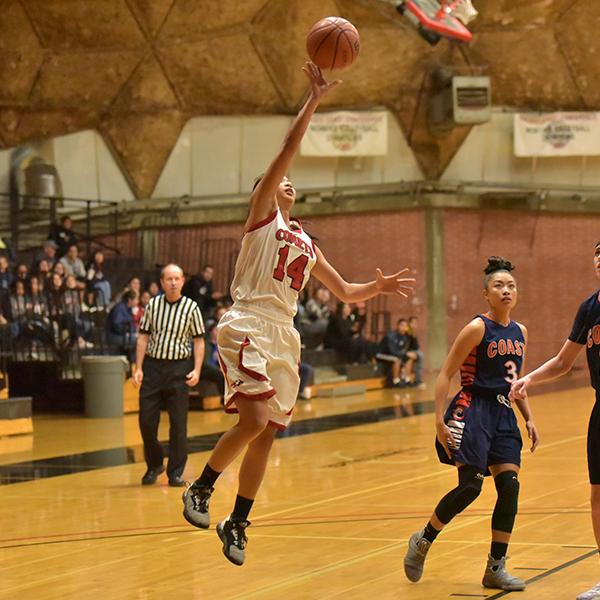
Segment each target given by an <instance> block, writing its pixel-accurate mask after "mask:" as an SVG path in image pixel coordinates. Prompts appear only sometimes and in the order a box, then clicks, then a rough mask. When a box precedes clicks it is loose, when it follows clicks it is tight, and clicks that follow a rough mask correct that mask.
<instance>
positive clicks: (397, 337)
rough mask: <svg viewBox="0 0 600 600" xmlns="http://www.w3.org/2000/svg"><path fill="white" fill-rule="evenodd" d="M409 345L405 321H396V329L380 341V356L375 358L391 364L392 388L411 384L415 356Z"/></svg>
mask: <svg viewBox="0 0 600 600" xmlns="http://www.w3.org/2000/svg"><path fill="white" fill-rule="evenodd" d="M410 343H411V339H410V335H409V333H408V321H407V320H406V319H398V322H397V324H396V329H395V330H392V331H388V332H387V333H386V334H385V337H384V338H383V340H382V341H381V346H380V350H381V354H378V355H377V356H378V358H380V359H381V360H384V361H386V362H389V363H391V383H392V386H393V387H403V386H405V385H409V384H412V383H413V380H412V374H413V366H414V362H415V360H416V358H417V355H416V353H415V352H413V351H412V350H410Z"/></svg>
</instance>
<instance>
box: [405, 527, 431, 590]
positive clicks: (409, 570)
mask: <svg viewBox="0 0 600 600" xmlns="http://www.w3.org/2000/svg"><path fill="white" fill-rule="evenodd" d="M424 531H425V530H424V529H421V531H417V533H413V534H412V535H411V536H410V539H409V540H408V550H407V551H406V555H405V556H404V573H405V574H406V576H407V577H408V579H410V581H413V582H414V583H416V582H417V581H419V579H421V577H422V575H423V566H424V564H425V559H426V558H427V553H428V552H429V548H431V542H430V541H429V540H426V539H425V538H424V537H423V533H424Z"/></svg>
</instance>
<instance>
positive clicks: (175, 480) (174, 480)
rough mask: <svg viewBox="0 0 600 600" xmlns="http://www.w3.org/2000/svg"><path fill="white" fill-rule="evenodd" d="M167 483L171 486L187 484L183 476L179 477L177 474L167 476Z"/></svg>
mask: <svg viewBox="0 0 600 600" xmlns="http://www.w3.org/2000/svg"><path fill="white" fill-rule="evenodd" d="M169 485H170V486H171V487H183V486H184V485H187V484H186V482H185V479H184V478H183V477H180V476H179V475H177V477H170V478H169Z"/></svg>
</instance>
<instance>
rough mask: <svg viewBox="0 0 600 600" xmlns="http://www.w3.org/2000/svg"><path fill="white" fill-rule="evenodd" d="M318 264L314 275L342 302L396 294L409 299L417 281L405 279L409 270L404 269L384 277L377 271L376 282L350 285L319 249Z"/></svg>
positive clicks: (313, 271) (317, 250) (411, 278)
mask: <svg viewBox="0 0 600 600" xmlns="http://www.w3.org/2000/svg"><path fill="white" fill-rule="evenodd" d="M315 250H316V253H317V264H316V265H315V266H314V267H313V270H312V275H314V276H315V277H316V278H317V279H318V280H319V281H320V282H321V283H322V284H323V285H324V286H325V287H327V288H329V290H330V291H331V292H333V294H335V296H337V297H338V298H339V299H340V300H341V301H342V302H346V303H351V302H362V301H364V300H369V299H370V298H374V297H375V296H378V295H379V294H395V295H398V296H402V297H404V298H408V294H409V293H410V292H412V291H413V289H414V284H415V279H414V278H413V277H405V275H406V274H407V273H408V269H402V270H401V271H398V272H397V273H394V274H393V275H384V274H383V273H382V272H381V269H376V271H375V280H374V281H369V282H368V283H348V282H347V281H345V280H344V278H343V277H342V276H341V275H340V274H339V273H338V272H337V271H336V270H335V269H334V268H333V267H332V266H331V264H330V263H329V262H328V261H327V259H326V258H325V256H324V255H323V253H322V252H321V250H320V249H319V248H318V247H315Z"/></svg>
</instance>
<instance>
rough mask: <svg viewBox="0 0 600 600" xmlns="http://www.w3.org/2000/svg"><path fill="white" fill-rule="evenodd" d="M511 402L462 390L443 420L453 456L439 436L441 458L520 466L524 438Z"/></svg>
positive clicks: (483, 467) (450, 461)
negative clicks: (448, 434) (449, 432)
mask: <svg viewBox="0 0 600 600" xmlns="http://www.w3.org/2000/svg"><path fill="white" fill-rule="evenodd" d="M498 398H500V400H499V399H498ZM508 404H509V403H508V401H507V400H506V399H505V398H504V397H503V396H498V395H493V396H489V397H485V398H482V397H480V396H474V395H471V394H470V393H469V392H466V391H464V390H462V391H460V392H459V393H458V394H457V395H456V396H455V397H454V399H453V400H452V402H451V403H450V406H449V407H448V409H447V410H446V414H445V415H444V422H445V423H446V425H448V427H449V428H450V431H451V432H452V438H453V447H452V448H451V449H450V450H451V453H452V459H450V458H448V455H447V454H446V452H445V450H444V447H443V446H442V445H441V444H440V443H439V441H438V440H437V439H436V442H435V446H436V450H437V453H438V457H439V459H440V462H443V463H445V464H449V465H455V464H456V463H460V464H463V465H468V466H470V467H477V468H478V469H480V470H482V471H483V472H486V471H487V467H489V466H490V465H499V464H504V463H508V464H513V465H517V466H520V465H521V449H522V447H523V440H522V439H521V432H520V431H519V426H518V425H517V417H516V416H515V412H514V410H513V409H512V407H510V406H509V405H508ZM599 410H600V409H599ZM599 414H600V413H599ZM598 431H600V430H598ZM599 447H600V442H599ZM486 474H489V472H487V473H486Z"/></svg>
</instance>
